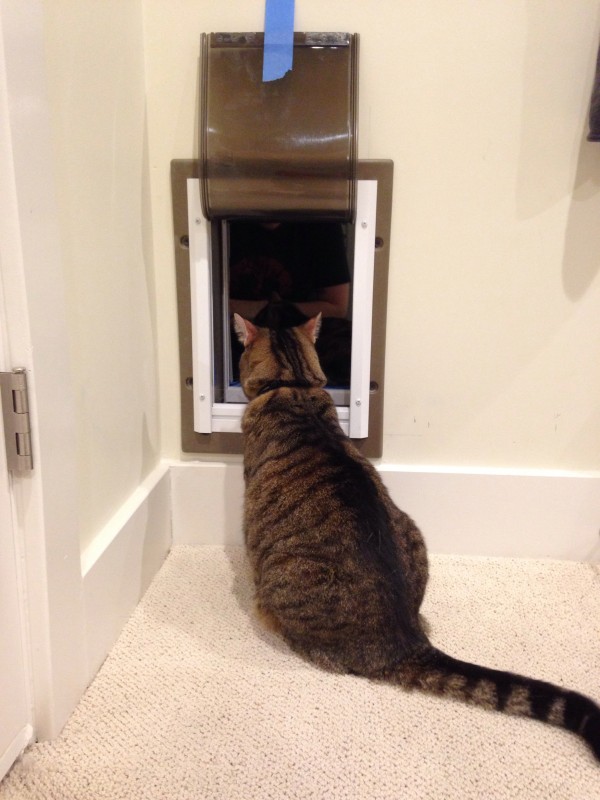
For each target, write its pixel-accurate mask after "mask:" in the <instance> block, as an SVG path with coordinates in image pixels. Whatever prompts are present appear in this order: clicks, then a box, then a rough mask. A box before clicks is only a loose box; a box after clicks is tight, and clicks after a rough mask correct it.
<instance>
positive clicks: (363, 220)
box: [349, 181, 377, 439]
mask: <svg viewBox="0 0 600 800" xmlns="http://www.w3.org/2000/svg"><path fill="white" fill-rule="evenodd" d="M376 212H377V181H357V182H356V226H355V234H354V277H353V289H352V358H351V366H350V428H349V432H350V436H351V437H352V438H353V439H366V438H367V436H368V435H369V399H370V393H369V387H370V382H371V327H372V321H373V269H374V264H375V218H376ZM356 265H360V269H356Z"/></svg>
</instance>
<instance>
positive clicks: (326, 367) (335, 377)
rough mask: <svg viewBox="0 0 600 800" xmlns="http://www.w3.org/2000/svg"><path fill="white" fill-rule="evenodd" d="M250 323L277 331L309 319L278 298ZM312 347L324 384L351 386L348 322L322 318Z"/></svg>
mask: <svg viewBox="0 0 600 800" xmlns="http://www.w3.org/2000/svg"><path fill="white" fill-rule="evenodd" d="M253 322H254V325H257V326H258V327H260V328H271V329H272V330H279V329H281V328H293V327H298V326H299V325H301V324H302V323H304V322H308V317H307V316H306V314H303V313H302V311H300V309H299V308H298V307H297V306H296V305H295V304H294V303H291V302H289V301H288V300H282V299H281V298H280V297H278V296H277V298H276V299H271V300H270V301H269V302H268V303H267V305H266V306H264V307H263V308H262V309H261V310H260V311H259V312H258V314H257V315H256V317H254V320H253ZM315 347H316V350H317V356H318V358H319V363H320V364H321V369H322V370H323V372H324V373H325V375H326V376H327V385H328V386H350V361H351V355H352V351H351V348H352V323H351V322H350V320H349V319H343V318H336V317H325V318H322V319H321V326H320V329H319V337H318V339H317V341H316V343H315ZM239 355H241V352H240V353H239Z"/></svg>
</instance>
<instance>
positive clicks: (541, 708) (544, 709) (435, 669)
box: [397, 647, 600, 761]
mask: <svg viewBox="0 0 600 800" xmlns="http://www.w3.org/2000/svg"><path fill="white" fill-rule="evenodd" d="M397 678H398V679H399V682H400V683H401V684H402V685H403V686H405V687H406V688H409V689H419V690H421V691H424V692H428V693H431V694H436V695H443V696H445V697H453V698H455V699H457V700H461V701H463V702H466V703H471V704H473V705H477V706H481V707H482V708H486V709H489V710H492V711H501V712H503V713H505V714H514V715H515V716H519V717H530V718H531V719H537V720H540V721H541V722H546V723H548V724H550V725H556V726H558V727H560V728H565V729H566V730H569V731H572V732H573V733H575V734H577V735H578V736H581V738H582V739H583V740H584V741H585V742H586V743H587V744H588V746H589V747H590V748H591V749H592V751H593V753H594V755H595V756H596V759H597V760H598V761H600V706H598V705H597V704H596V703H594V701H593V700H590V699H589V698H588V697H586V696H585V695H582V694H579V693H578V692H572V691H569V690H567V689H562V688H561V687H559V686H555V685H553V684H551V683H546V682H545V681H538V680H535V679H533V678H527V677H525V676H523V675H516V674H514V673H512V672H503V671H501V670H496V669H489V668H488V667H481V666H479V665H478V664H470V663H469V662H467V661H460V660H458V659H456V658H452V656H449V655H446V654H445V653H442V652H441V651H440V650H437V649H436V648H434V647H427V648H425V649H424V650H423V651H422V652H421V653H419V654H418V655H415V657H414V659H413V660H412V661H411V662H409V663H406V662H405V663H404V664H402V665H401V666H400V667H399V668H398V671H397Z"/></svg>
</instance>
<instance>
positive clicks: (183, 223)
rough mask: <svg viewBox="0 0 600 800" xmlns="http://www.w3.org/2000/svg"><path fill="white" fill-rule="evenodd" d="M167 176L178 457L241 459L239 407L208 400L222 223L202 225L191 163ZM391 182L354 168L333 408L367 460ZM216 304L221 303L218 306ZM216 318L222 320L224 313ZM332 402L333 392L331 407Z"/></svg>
mask: <svg viewBox="0 0 600 800" xmlns="http://www.w3.org/2000/svg"><path fill="white" fill-rule="evenodd" d="M171 173H172V174H171V179H172V189H173V218H174V234H175V253H176V267H177V290H178V307H179V334H180V336H179V340H180V362H181V363H180V369H181V378H182V385H181V392H182V398H181V399H182V449H183V450H184V452H211V453H236V452H237V453H240V452H242V437H241V419H242V415H243V412H244V410H245V407H246V403H242V402H239V403H235V402H234V403H232V402H216V400H215V396H216V392H215V381H216V376H217V373H218V370H219V369H220V368H221V366H220V365H219V364H218V360H219V359H220V358H222V356H223V353H222V350H223V346H224V345H223V339H222V337H221V339H220V341H219V343H218V344H217V343H216V341H215V339H216V338H219V335H220V334H219V332H216V330H215V324H214V321H215V307H214V303H215V292H214V289H215V287H214V286H213V283H214V282H215V281H216V280H217V277H218V276H216V275H214V274H213V270H214V269H215V268H218V265H219V264H220V263H222V262H221V259H222V258H223V255H224V254H223V252H222V250H223V236H222V231H221V228H222V222H223V221H222V220H213V221H208V220H206V219H205V217H204V216H203V214H202V206H201V200H200V182H199V179H198V162H197V161H188V160H185V161H182V160H177V161H173V162H172V170H171ZM392 177H393V164H392V162H391V161H387V160H386V161H383V160H382V161H379V160H378V161H359V162H358V180H357V205H356V219H355V223H354V265H353V277H352V308H353V312H352V350H351V373H350V375H351V378H350V390H349V403H348V404H346V405H337V406H336V408H337V412H338V417H339V420H340V425H341V427H342V429H343V430H344V432H345V433H346V434H347V435H349V436H350V437H351V438H352V439H353V440H354V441H355V443H356V444H357V445H358V446H359V448H360V449H361V450H362V451H363V452H364V453H365V455H368V456H372V457H377V456H380V455H381V447H382V427H383V426H382V417H383V378H384V353H385V319H386V311H387V274H388V260H389V236H390V227H391V219H390V218H391V194H392ZM217 251H219V252H218V257H217ZM213 256H214V257H213ZM186 262H187V263H186ZM215 265H217V266H216V267H215ZM221 282H222V276H221ZM217 289H218V286H217ZM220 302H221V303H223V300H222V298H220ZM220 313H221V314H222V316H223V317H224V316H225V309H223V311H222V312H220ZM215 333H217V336H215ZM215 344H217V352H215ZM345 394H346V395H348V392H347V391H346V392H345ZM190 395H191V397H190ZM334 396H335V395H334ZM339 396H340V393H339V392H338V399H339ZM190 400H191V403H190ZM190 406H191V407H190Z"/></svg>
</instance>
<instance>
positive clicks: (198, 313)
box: [187, 178, 377, 439]
mask: <svg viewBox="0 0 600 800" xmlns="http://www.w3.org/2000/svg"><path fill="white" fill-rule="evenodd" d="M356 196H357V213H356V225H355V232H354V270H353V289H352V292H353V293H352V355H351V373H350V390H349V391H348V390H347V389H341V390H340V389H329V390H328V391H329V393H330V394H331V396H332V398H333V401H334V403H336V404H337V403H349V405H339V406H338V409H339V410H340V411H342V413H341V414H340V419H341V420H343V422H342V428H343V430H344V433H345V434H346V435H348V434H350V435H351V436H352V437H353V438H357V439H365V438H366V437H367V436H368V434H369V399H370V394H369V388H370V367H371V327H372V319H373V270H374V263H375V221H376V213H377V181H375V180H359V181H357V195H356ZM187 208H188V211H187V215H188V237H189V260H190V294H191V298H190V302H191V315H192V373H193V408H194V411H193V416H194V430H195V431H196V433H212V432H213V431H214V432H219V433H240V431H241V419H242V414H243V412H244V408H245V405H246V402H245V396H244V393H243V390H242V389H241V387H239V386H230V385H229V382H228V380H227V375H226V376H225V379H226V380H225V382H226V384H227V385H226V387H225V399H226V401H227V402H226V403H215V402H214V372H215V370H214V331H213V318H212V301H213V297H212V278H211V269H210V258H211V254H210V237H209V235H208V225H209V223H208V222H207V220H206V219H205V218H204V217H203V215H202V204H201V201H200V181H199V180H198V178H188V179H187ZM223 238H224V241H226V237H225V236H224V237H223ZM225 248H227V245H225ZM225 269H226V266H225ZM226 318H227V314H225V316H224V319H226ZM228 339H229V328H228V326H227V325H226V324H225V330H224V342H225V345H224V346H225V347H226V350H227V352H229V346H228ZM225 406H229V407H230V408H231V409H233V410H232V411H231V412H225V411H224V407H225ZM348 411H349V414H348ZM346 420H348V422H347V423H346Z"/></svg>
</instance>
